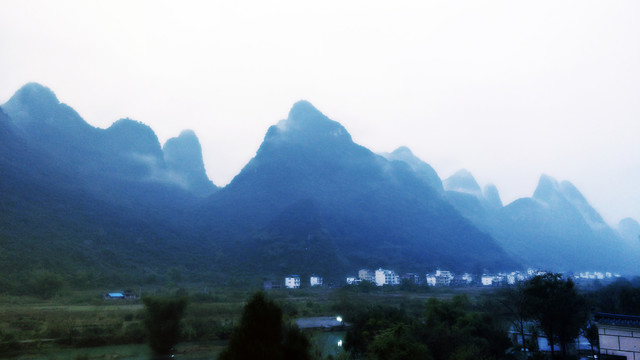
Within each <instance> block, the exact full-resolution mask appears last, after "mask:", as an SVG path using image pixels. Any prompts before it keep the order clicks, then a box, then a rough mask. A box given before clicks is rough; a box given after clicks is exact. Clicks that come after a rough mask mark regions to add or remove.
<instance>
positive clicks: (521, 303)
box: [498, 283, 532, 352]
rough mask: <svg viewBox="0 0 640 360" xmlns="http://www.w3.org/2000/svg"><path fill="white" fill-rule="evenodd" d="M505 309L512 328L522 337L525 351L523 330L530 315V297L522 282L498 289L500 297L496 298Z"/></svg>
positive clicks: (525, 344) (525, 343)
mask: <svg viewBox="0 0 640 360" xmlns="http://www.w3.org/2000/svg"><path fill="white" fill-rule="evenodd" d="M498 301H499V302H500V303H501V304H502V305H503V306H504V308H505V309H506V310H507V313H508V316H509V319H510V321H511V324H512V325H513V328H514V329H515V330H516V331H517V332H518V334H519V335H520V338H521V339H522V348H523V350H524V351H525V352H526V351H527V342H526V338H525V330H526V327H527V320H529V319H530V318H531V316H532V314H531V306H530V299H529V297H528V293H527V292H526V291H525V286H524V284H523V283H518V284H516V285H515V286H509V287H505V288H503V289H502V290H501V291H500V299H499V300H498Z"/></svg>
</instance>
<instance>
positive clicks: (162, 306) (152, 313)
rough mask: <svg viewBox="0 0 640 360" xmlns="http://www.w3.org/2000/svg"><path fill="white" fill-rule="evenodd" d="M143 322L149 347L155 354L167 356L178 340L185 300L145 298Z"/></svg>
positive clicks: (182, 298)
mask: <svg viewBox="0 0 640 360" xmlns="http://www.w3.org/2000/svg"><path fill="white" fill-rule="evenodd" d="M142 301H143V302H144V306H145V310H146V318H145V320H144V324H145V327H146V328H147V331H148V335H149V346H150V347H151V350H153V352H154V353H156V354H168V353H170V352H171V349H173V347H174V346H175V345H176V344H177V343H178V341H179V340H180V320H181V319H182V316H183V315H184V311H185V309H186V308H187V299H186V298H184V297H180V298H159V297H145V298H143V299H142Z"/></svg>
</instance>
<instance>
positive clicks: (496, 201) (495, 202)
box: [483, 184, 503, 208]
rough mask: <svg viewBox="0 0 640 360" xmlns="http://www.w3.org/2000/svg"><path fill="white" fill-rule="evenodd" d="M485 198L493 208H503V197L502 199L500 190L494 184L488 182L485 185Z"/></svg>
mask: <svg viewBox="0 0 640 360" xmlns="http://www.w3.org/2000/svg"><path fill="white" fill-rule="evenodd" d="M483 194H484V198H485V199H486V200H487V203H488V204H489V205H490V206H491V207H493V208H501V207H502V206H503V205H502V199H500V193H499V192H498V188H497V187H496V186H495V185H494V184H487V185H486V186H485V187H484V191H483Z"/></svg>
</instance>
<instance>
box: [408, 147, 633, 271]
mask: <svg viewBox="0 0 640 360" xmlns="http://www.w3.org/2000/svg"><path fill="white" fill-rule="evenodd" d="M414 161H415V160H414ZM419 161H420V160H419ZM443 185H444V189H445V197H446V199H447V201H448V202H449V203H450V204H452V205H453V206H454V207H455V208H456V210H458V211H459V212H460V213H461V214H462V215H463V216H465V217H466V218H467V219H469V220H470V221H472V222H473V224H474V225H476V226H477V227H478V228H479V229H481V230H482V231H485V232H487V233H489V234H491V235H492V236H493V237H494V238H495V239H496V240H497V241H498V243H499V244H500V245H501V247H502V248H503V249H505V251H507V253H509V254H510V255H512V256H513V257H514V258H516V259H517V260H519V261H520V262H521V263H523V264H525V265H527V266H532V267H536V268H542V269H547V270H552V271H570V270H575V271H583V270H590V269H591V270H593V269H601V270H606V269H610V270H614V271H622V272H628V273H635V272H637V266H636V265H635V262H634V258H637V256H638V255H639V253H638V252H639V251H640V242H633V235H634V234H635V229H636V228H635V226H634V225H635V224H634V222H633V220H631V221H629V220H627V221H626V222H625V223H624V224H623V225H621V227H620V229H619V230H618V231H619V232H620V233H624V234H626V237H625V239H626V240H627V241H623V240H622V239H621V237H620V236H619V235H618V234H617V233H616V231H614V230H613V229H611V227H610V226H609V225H607V224H606V223H605V222H604V220H603V219H602V217H601V216H600V214H598V212H597V211H596V210H595V209H594V208H593V207H592V206H591V205H590V204H589V203H588V202H587V200H586V199H585V198H584V196H583V195H582V194H581V193H580V191H579V190H578V189H577V188H576V187H575V186H574V185H573V184H571V183H569V182H567V181H563V182H561V183H558V182H557V181H556V180H555V179H553V178H552V177H550V176H546V175H543V176H541V177H540V180H539V183H538V186H537V188H536V190H535V192H534V195H533V197H531V198H522V199H518V200H516V201H514V202H512V203H511V204H508V205H507V206H503V205H502V201H501V200H500V195H499V193H498V190H497V188H496V187H495V186H494V185H491V184H490V185H487V186H486V187H485V189H484V191H480V186H479V185H478V183H477V182H476V180H475V179H474V178H473V175H471V173H469V172H468V171H466V170H461V171H459V172H457V173H456V174H454V175H452V176H451V177H450V178H448V179H446V180H444V181H443ZM623 229H624V230H623ZM638 234H640V232H639V233H638Z"/></svg>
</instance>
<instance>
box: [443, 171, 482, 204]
mask: <svg viewBox="0 0 640 360" xmlns="http://www.w3.org/2000/svg"><path fill="white" fill-rule="evenodd" d="M443 185H444V189H445V190H447V191H455V192H461V193H467V194H471V195H475V196H477V197H479V198H481V197H482V190H481V189H480V185H478V182H477V181H476V179H475V178H474V177H473V175H471V173H470V172H469V171H467V170H465V169H462V170H458V171H457V172H456V173H455V174H453V175H451V176H450V177H448V178H447V179H446V180H444V182H443Z"/></svg>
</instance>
